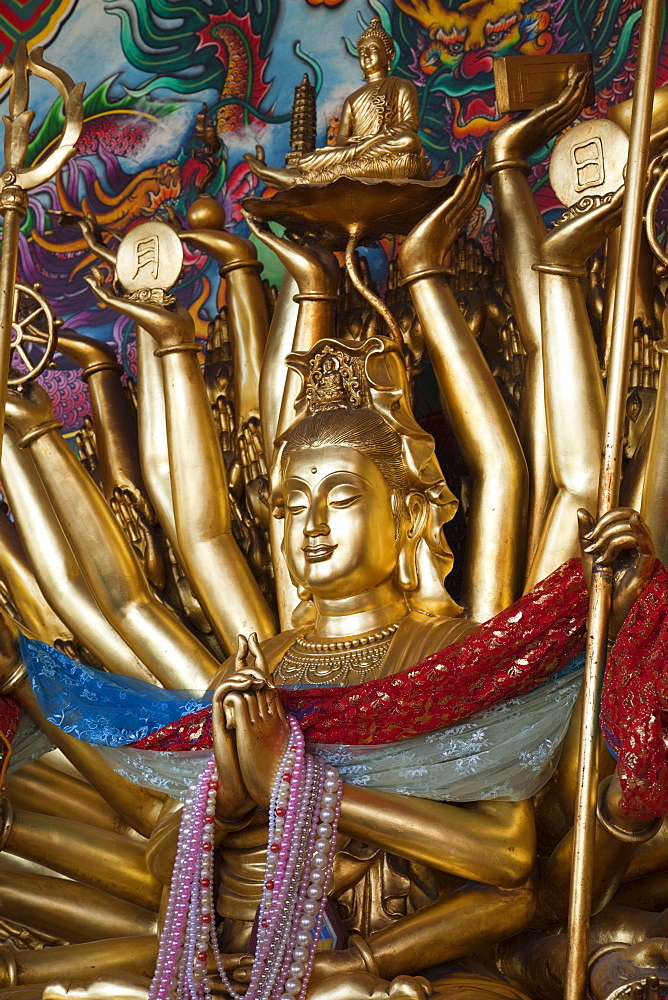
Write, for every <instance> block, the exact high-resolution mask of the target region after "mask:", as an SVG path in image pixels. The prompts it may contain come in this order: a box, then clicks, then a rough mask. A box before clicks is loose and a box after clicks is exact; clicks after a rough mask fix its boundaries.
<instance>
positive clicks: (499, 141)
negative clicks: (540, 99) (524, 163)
mask: <svg viewBox="0 0 668 1000" xmlns="http://www.w3.org/2000/svg"><path fill="white" fill-rule="evenodd" d="M590 76H591V74H590V73H573V74H572V75H571V78H570V79H569V82H568V84H567V85H566V86H565V87H564V89H563V90H562V91H561V93H560V94H559V96H558V97H557V98H556V100H554V101H549V102H548V103H547V104H542V105H541V106H540V107H538V108H536V109H535V110H534V111H531V112H530V113H529V114H528V115H525V116H524V117H523V118H516V119H514V120H513V121H511V122H509V123H508V124H507V125H503V126H502V127H501V128H500V129H499V130H498V131H497V132H495V133H494V134H493V135H492V138H491V141H490V143H489V146H488V147H487V162H488V164H489V165H490V166H491V165H492V164H494V163H499V162H500V161H501V160H511V159H521V160H524V159H526V158H527V157H528V156H531V155H532V153H536V152H537V151H538V150H539V149H542V147H543V146H544V145H545V144H546V143H548V142H549V141H550V139H553V138H554V137H555V136H556V135H558V134H559V132H561V131H562V130H563V129H565V128H566V126H567V125H570V123H571V122H572V121H573V120H574V119H575V118H576V117H577V116H578V115H579V113H580V111H581V110H582V108H583V107H584V102H585V100H586V95H587V88H588V86H589V79H590Z"/></svg>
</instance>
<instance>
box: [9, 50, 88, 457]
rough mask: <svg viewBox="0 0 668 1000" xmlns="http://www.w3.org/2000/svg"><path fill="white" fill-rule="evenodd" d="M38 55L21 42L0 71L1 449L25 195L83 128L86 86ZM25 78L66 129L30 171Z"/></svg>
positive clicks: (68, 151)
mask: <svg viewBox="0 0 668 1000" xmlns="http://www.w3.org/2000/svg"><path fill="white" fill-rule="evenodd" d="M42 52H43V49H41V48H36V49H33V50H32V52H31V53H30V54H28V50H27V47H26V44H25V42H21V44H20V45H19V48H18V51H17V53H16V59H14V60H11V59H9V58H7V59H5V61H4V62H3V63H2V65H1V66H0V90H1V89H2V88H3V87H4V86H5V84H6V83H8V82H9V83H10V92H9V114H8V115H7V116H5V117H4V118H3V121H4V123H5V165H4V169H3V171H2V175H1V176H0V215H2V218H3V226H2V253H1V255H0V449H1V447H2V428H3V427H4V415H5V399H6V396H7V379H8V377H9V358H10V353H11V343H12V324H13V321H14V312H15V301H16V267H17V264H18V254H19V232H20V229H21V221H22V219H23V218H24V216H25V214H26V210H27V207H28V196H27V194H26V192H27V191H30V190H31V189H32V188H35V187H37V186H38V185H39V184H45V183H46V181H48V180H50V178H51V177H53V175H54V174H56V173H57V172H58V170H60V168H61V167H62V166H63V164H64V163H65V162H66V161H67V160H69V158H70V157H71V156H73V155H74V153H75V152H76V147H75V143H76V141H77V139H78V138H79V135H80V133H81V127H82V125H83V91H84V87H85V84H83V83H78V84H76V85H75V84H74V83H73V81H72V79H71V78H70V77H69V76H68V75H67V73H64V72H63V71H62V70H60V69H58V68H57V67H56V66H52V65H51V64H50V63H47V62H45V61H44V59H43V58H42ZM29 73H33V74H34V75H35V76H39V77H41V78H42V79H43V80H47V81H48V82H49V83H51V84H53V86H54V87H55V88H56V90H57V91H58V93H59V94H60V96H61V97H62V100H63V113H64V118H65V125H64V128H63V131H62V134H61V136H60V139H59V140H58V143H57V144H56V146H55V148H54V149H52V150H51V152H50V153H49V154H48V155H47V156H45V157H43V158H42V159H41V160H38V161H37V162H36V163H34V164H32V166H29V167H26V166H24V163H25V158H26V154H27V152H28V144H29V141H30V126H31V125H32V121H33V118H34V117H35V112H34V111H31V110H30V109H29V108H28V96H29V89H28V76H29Z"/></svg>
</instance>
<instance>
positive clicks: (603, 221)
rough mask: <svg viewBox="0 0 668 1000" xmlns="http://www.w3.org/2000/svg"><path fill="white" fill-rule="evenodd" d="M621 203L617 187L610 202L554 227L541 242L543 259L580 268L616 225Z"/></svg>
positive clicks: (622, 193) (620, 195)
mask: <svg viewBox="0 0 668 1000" xmlns="http://www.w3.org/2000/svg"><path fill="white" fill-rule="evenodd" d="M623 200H624V189H623V188H620V189H619V190H618V191H616V192H615V194H614V195H613V196H612V198H611V199H610V201H606V202H602V203H601V204H598V205H595V206H594V207H593V208H591V209H590V210H589V211H584V212H581V213H580V214H577V215H575V216H574V217H572V218H570V219H569V220H568V221H567V222H563V223H560V224H559V225H557V226H555V227H554V229H552V230H550V232H549V233H548V234H547V236H546V237H545V239H544V240H543V244H542V246H541V258H542V260H543V261H546V262H549V263H553V264H554V263H558V264H566V265H576V266H582V265H583V264H584V263H585V261H586V260H587V259H588V258H589V257H591V255H592V254H593V253H594V252H595V251H596V250H598V248H599V247H600V245H601V243H603V241H604V240H605V239H607V237H608V236H609V234H610V233H611V232H612V230H613V229H614V228H615V226H616V225H617V224H618V222H619V217H620V215H621V211H622V203H623Z"/></svg>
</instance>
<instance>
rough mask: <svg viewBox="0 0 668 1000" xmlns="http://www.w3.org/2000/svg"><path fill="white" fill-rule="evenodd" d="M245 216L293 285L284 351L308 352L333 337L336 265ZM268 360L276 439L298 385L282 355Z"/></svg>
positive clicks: (289, 417)
mask: <svg viewBox="0 0 668 1000" xmlns="http://www.w3.org/2000/svg"><path fill="white" fill-rule="evenodd" d="M245 215H246V221H247V222H248V225H249V226H250V228H251V230H252V231H253V232H254V233H255V235H256V236H257V238H258V239H259V240H262V242H263V243H264V244H265V245H266V246H268V247H269V249H270V250H273V251H274V253H275V254H276V256H277V257H278V259H279V260H280V262H281V264H283V265H284V267H285V268H286V270H287V272H288V273H289V274H290V275H291V276H292V278H293V279H294V281H295V283H296V285H297V294H298V296H299V307H298V310H297V318H296V321H295V328H294V335H293V339H292V343H291V344H290V345H289V347H288V352H290V351H308V350H309V349H310V348H311V347H313V345H314V344H315V343H316V342H317V341H318V340H321V339H322V338H323V337H333V336H334V335H335V329H334V306H335V304H336V301H337V298H338V295H337V291H338V284H339V265H338V262H337V260H336V257H335V256H334V254H333V253H332V251H331V250H328V249H327V247H325V246H322V245H321V244H318V243H310V242H306V241H303V242H301V243H297V242H292V241H291V240H286V239H281V238H280V237H278V236H276V235H275V234H274V233H273V232H272V231H271V229H270V228H269V226H268V225H267V224H262V223H259V222H258V221H257V220H256V219H252V218H251V217H250V216H249V215H247V214H245ZM286 339H287V338H286ZM288 352H286V353H288ZM271 360H272V362H273V364H275V366H276V370H275V374H274V377H275V379H276V381H277V383H278V385H279V386H280V387H281V405H280V413H279V417H278V420H277V423H276V437H280V435H281V434H283V433H284V432H285V431H286V430H287V428H288V427H289V426H290V424H292V423H293V421H294V418H295V412H294V401H295V398H296V395H297V392H298V391H299V384H300V383H299V377H298V376H296V375H295V374H294V373H292V372H287V371H286V368H285V364H284V362H285V354H284V355H283V357H282V358H281V357H280V356H277V354H273V355H272V358H271ZM263 377H264V373H263Z"/></svg>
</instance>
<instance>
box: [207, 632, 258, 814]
mask: <svg viewBox="0 0 668 1000" xmlns="http://www.w3.org/2000/svg"><path fill="white" fill-rule="evenodd" d="M250 656H252V660H250ZM258 661H259V665H258ZM271 683H273V682H272V681H271V678H270V677H269V676H268V672H267V669H266V661H265V660H264V657H263V656H262V652H261V650H260V647H259V644H258V641H257V636H256V635H255V634H253V635H251V636H250V637H249V639H248V640H247V639H246V637H245V636H243V635H240V636H239V643H238V646H237V652H236V655H235V658H234V671H233V673H232V674H231V675H230V676H229V677H227V678H225V679H222V680H221V681H220V682H218V683H217V678H214V682H213V687H214V695H213V702H212V722H213V750H214V754H215V757H216V768H217V770H218V780H219V785H218V798H217V801H216V813H217V815H218V817H219V818H220V819H222V820H223V821H225V820H235V819H238V818H239V817H241V816H244V815H245V814H246V813H248V812H249V810H251V809H253V808H254V806H255V803H254V801H253V799H251V797H250V796H249V793H248V790H247V788H246V784H245V782H244V778H243V776H242V773H241V765H240V763H239V753H238V750H237V741H236V738H235V733H234V725H233V724H232V725H230V724H229V723H230V722H232V723H234V719H233V718H232V716H231V712H232V709H231V708H230V707H229V706H226V699H228V697H229V696H230V695H231V693H232V692H243V691H249V690H251V689H257V688H260V687H265V686H266V685H268V684H271Z"/></svg>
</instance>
